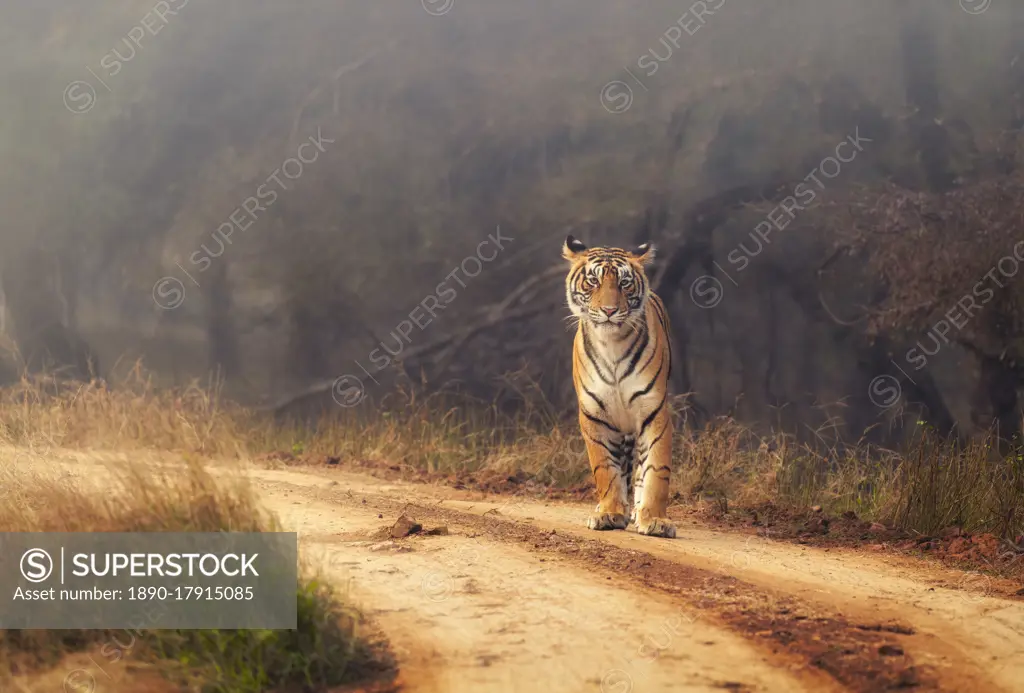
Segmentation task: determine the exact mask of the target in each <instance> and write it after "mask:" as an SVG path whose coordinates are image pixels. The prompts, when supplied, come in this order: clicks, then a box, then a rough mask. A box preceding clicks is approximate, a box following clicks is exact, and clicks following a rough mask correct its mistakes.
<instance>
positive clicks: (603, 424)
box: [580, 400, 664, 433]
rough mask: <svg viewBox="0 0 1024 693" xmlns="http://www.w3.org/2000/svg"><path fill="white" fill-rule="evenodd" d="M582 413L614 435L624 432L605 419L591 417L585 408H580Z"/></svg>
mask: <svg viewBox="0 0 1024 693" xmlns="http://www.w3.org/2000/svg"><path fill="white" fill-rule="evenodd" d="M662 404H664V400H662ZM580 411H581V412H583V416H585V417H587V418H588V419H590V420H591V421H593V422H594V423H596V424H601V425H602V426H604V427H605V428H607V429H608V430H609V431H611V432H612V433H622V431H620V430H619V429H617V428H615V426H612V425H611V424H610V423H608V422H607V421H605V420H604V419H599V418H597V417H596V416H592V415H591V414H590V413H589V412H588V411H587V410H586V409H584V408H583V407H580Z"/></svg>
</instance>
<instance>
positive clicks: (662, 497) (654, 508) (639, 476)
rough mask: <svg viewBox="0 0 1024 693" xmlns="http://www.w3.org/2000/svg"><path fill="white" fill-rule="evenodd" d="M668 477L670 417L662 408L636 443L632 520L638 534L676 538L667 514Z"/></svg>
mask: <svg viewBox="0 0 1024 693" xmlns="http://www.w3.org/2000/svg"><path fill="white" fill-rule="evenodd" d="M671 477H672V416H671V414H670V413H669V410H668V407H665V408H664V409H663V410H662V411H661V412H660V413H659V414H658V415H657V416H656V417H654V420H653V421H652V422H651V423H650V424H649V425H648V426H647V428H646V429H645V430H644V432H643V433H642V434H641V435H640V439H639V441H638V442H637V470H636V481H635V482H634V484H635V487H636V491H635V494H636V495H635V501H634V507H633V518H634V522H635V523H636V531H637V532H638V533H640V534H647V535H650V536H655V537H668V538H670V539H671V538H674V537H675V536H676V526H675V525H674V524H672V523H671V522H670V521H669V519H668V512H667V509H668V490H669V488H668V487H669V480H670V479H671Z"/></svg>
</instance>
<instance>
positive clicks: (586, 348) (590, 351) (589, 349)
mask: <svg viewBox="0 0 1024 693" xmlns="http://www.w3.org/2000/svg"><path fill="white" fill-rule="evenodd" d="M581 325H582V327H583V353H584V354H586V356H587V358H588V359H590V362H591V363H592V364H594V368H595V369H596V370H597V377H599V378H600V379H601V381H602V382H603V383H605V384H606V385H614V384H615V383H614V382H613V381H611V380H609V379H608V378H606V377H605V376H604V373H603V372H602V371H601V364H600V363H599V362H598V360H597V359H598V358H599V356H598V354H597V353H596V352H595V351H594V345H593V343H592V342H591V341H590V332H589V330H588V329H587V323H581Z"/></svg>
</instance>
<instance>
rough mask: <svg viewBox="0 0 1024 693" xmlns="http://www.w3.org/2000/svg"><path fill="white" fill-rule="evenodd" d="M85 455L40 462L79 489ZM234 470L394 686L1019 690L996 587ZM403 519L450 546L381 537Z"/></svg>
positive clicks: (1020, 629) (737, 539) (703, 535)
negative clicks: (396, 674)
mask: <svg viewBox="0 0 1024 693" xmlns="http://www.w3.org/2000/svg"><path fill="white" fill-rule="evenodd" d="M120 457H121V456H118V455H108V456H105V457H104V458H103V459H104V460H105V461H106V462H108V463H110V462H113V463H117V462H118V461H119V459H118V458H120ZM97 459H98V458H93V457H92V456H88V455H81V454H75V455H71V454H63V453H60V454H53V453H51V454H49V455H47V459H46V460H45V464H46V465H47V468H48V470H49V473H55V474H60V475H61V476H63V477H65V478H68V479H73V480H76V481H78V482H80V483H83V484H90V483H96V482H97V479H99V478H100V477H102V475H103V473H102V469H103V462H99V461H97ZM147 464H159V462H157V461H155V460H153V461H147ZM30 466H31V467H33V468H36V469H38V468H39V465H38V464H31V465H30ZM231 471H232V470H231V469H230V468H229V467H224V468H223V473H225V474H226V473H231ZM244 473H246V474H247V475H248V476H249V477H250V478H251V479H252V481H253V485H254V487H255V489H256V490H257V492H258V493H259V494H260V497H261V498H262V500H263V502H264V503H265V504H266V505H267V507H268V508H269V509H271V510H272V511H274V512H275V513H276V514H277V515H278V517H279V518H280V520H281V522H282V524H283V525H284V528H285V529H287V530H289V531H297V532H298V533H299V536H300V542H301V549H302V553H303V556H304V557H306V559H307V560H309V561H310V562H311V563H312V564H314V565H319V566H321V567H322V569H323V571H324V572H325V573H326V574H327V576H328V577H329V578H330V579H331V581H332V582H333V583H335V584H337V585H338V586H339V587H340V588H341V589H345V590H348V592H349V593H350V595H351V598H352V600H353V601H354V602H355V604H356V605H357V606H359V607H360V608H362V609H363V611H364V612H365V613H367V614H368V615H369V616H370V617H371V618H372V619H373V620H374V622H375V624H376V626H377V627H379V628H380V629H381V630H382V631H383V632H384V633H385V634H386V636H387V637H388V638H389V640H390V641H391V645H392V649H393V651H394V652H395V654H396V656H397V657H398V660H399V666H400V667H401V675H400V676H401V682H402V684H403V688H402V690H403V691H410V692H419V691H423V692H428V693H433V692H434V691H481V692H483V693H489V692H492V691H493V692H498V691H502V692H505V691H535V690H546V691H570V692H575V691H600V693H633V692H636V693H641V692H643V691H652V692H653V691H662V690H685V691H723V690H725V691H780V692H782V691H785V692H789V691H815V692H817V691H826V692H827V691H863V692H865V693H867V692H874V691H887V690H904V689H910V690H916V691H986V692H988V691H1022V692H1024V600H1021V599H1020V598H1019V597H1013V596H1011V595H1012V587H1013V585H1012V584H1011V583H1005V584H1004V583H1002V582H1001V581H998V580H995V579H990V578H988V577H986V576H981V575H977V574H965V573H962V572H958V571H955V570H947V569H943V568H937V567H936V566H935V565H933V564H930V563H926V562H924V561H919V560H915V559H908V558H904V557H892V556H884V555H875V554H872V553H870V552H865V551H860V550H843V549H835V548H833V549H823V548H815V547H807V546H799V545H794V544H791V543H788V542H775V541H770V540H769V539H766V538H764V537H761V536H753V535H750V534H748V533H747V534H745V533H736V532H728V531H721V530H717V529H711V528H708V527H707V526H704V525H701V524H698V523H697V522H695V521H694V520H693V519H692V518H687V517H682V516H681V517H677V518H674V519H676V520H677V521H678V528H679V534H678V538H677V539H675V540H663V539H653V538H649V537H640V536H638V535H636V534H634V533H631V532H601V533H598V532H591V531H588V530H586V529H585V528H584V527H583V524H582V522H583V518H584V517H585V515H586V513H587V512H588V510H589V507H590V504H589V503H588V504H580V503H571V502H565V503H563V502H553V501H552V502H535V501H531V500H525V499H522V498H517V497H514V496H495V495H485V494H482V493H480V492H475V491H465V490H458V489H453V488H450V487H444V486H428V485H424V484H414V483H405V482H401V481H388V480H382V479H379V478H374V477H370V476H366V475H362V474H357V473H352V472H347V471H343V470H341V469H338V468H336V467H327V468H290V469H267V468H266V467H265V465H250V466H248V467H247V468H245V469H244ZM403 514H406V515H408V516H410V517H412V518H415V520H416V521H417V522H419V523H420V524H422V526H423V529H424V530H429V529H432V528H437V527H444V528H446V529H447V534H440V535H427V534H425V533H424V532H417V533H413V534H410V535H409V536H407V537H403V538H397V539H391V538H383V534H382V530H386V529H388V528H390V527H391V526H392V525H393V524H394V523H395V521H396V519H397V518H399V517H400V516H401V515H403ZM33 690H38V689H35V688H33ZM97 690H99V689H97Z"/></svg>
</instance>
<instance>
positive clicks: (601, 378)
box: [562, 236, 676, 537]
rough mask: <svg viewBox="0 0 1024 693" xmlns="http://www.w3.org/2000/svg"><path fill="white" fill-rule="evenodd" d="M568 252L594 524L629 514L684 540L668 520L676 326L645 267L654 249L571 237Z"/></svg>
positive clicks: (639, 525)
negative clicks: (628, 248)
mask: <svg viewBox="0 0 1024 693" xmlns="http://www.w3.org/2000/svg"><path fill="white" fill-rule="evenodd" d="M562 256H563V257H564V258H565V259H566V260H568V261H569V262H570V263H571V267H570V269H569V274H568V276H567V277H566V280H565V292H566V300H567V301H568V303H569V308H570V309H571V310H572V314H573V317H575V318H576V320H577V322H578V327H577V330H576V340H575V342H574V344H573V358H572V376H573V384H574V385H575V387H576V396H577V400H578V402H579V419H580V431H581V432H582V433H583V439H584V442H585V443H586V446H587V455H588V457H589V458H590V468H591V471H592V472H593V474H594V483H595V485H596V486H597V495H598V503H597V508H596V509H595V511H594V514H593V515H591V516H590V518H589V519H588V520H587V526H588V527H589V528H590V529H599V530H600V529H625V527H626V525H627V516H628V518H629V520H628V522H629V523H633V524H635V525H636V529H637V531H638V532H639V533H640V534H649V535H654V536H661V537H674V536H675V535H676V529H675V526H674V525H673V524H672V523H671V522H669V520H668V518H667V516H666V507H667V505H668V490H669V477H670V476H671V472H672V467H671V462H672V417H671V416H670V412H669V403H668V382H669V377H670V375H671V373H672V349H671V344H670V341H669V335H671V334H672V332H671V329H670V328H669V323H668V316H667V315H666V314H665V306H664V305H663V304H662V302H661V299H659V298H658V297H657V296H656V295H655V294H654V293H653V292H651V289H650V284H649V282H648V280H647V275H646V273H645V272H644V265H646V264H647V263H649V262H650V261H651V260H652V259H653V258H654V249H653V248H652V247H651V246H650V245H649V244H644V245H642V246H640V247H639V248H637V249H636V250H634V251H632V252H630V251H625V250H621V249H619V248H589V249H588V248H587V247H586V246H584V245H583V244H582V243H580V242H579V241H578V240H576V239H575V238H573V237H572V236H569V237H568V238H567V239H566V241H565V246H564V248H563V250H562ZM631 496H632V503H631V502H630V498H631Z"/></svg>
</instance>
